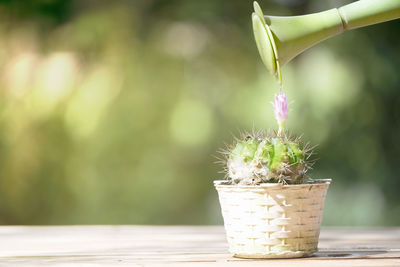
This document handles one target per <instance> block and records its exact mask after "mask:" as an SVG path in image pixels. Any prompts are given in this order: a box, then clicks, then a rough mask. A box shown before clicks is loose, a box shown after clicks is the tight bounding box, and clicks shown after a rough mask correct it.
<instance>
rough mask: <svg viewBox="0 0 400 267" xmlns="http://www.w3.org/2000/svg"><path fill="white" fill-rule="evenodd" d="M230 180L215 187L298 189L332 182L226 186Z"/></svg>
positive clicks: (326, 180) (220, 181)
mask: <svg viewBox="0 0 400 267" xmlns="http://www.w3.org/2000/svg"><path fill="white" fill-rule="evenodd" d="M227 181H228V180H214V186H215V187H225V188H271V187H280V188H281V187H285V188H296V187H304V186H306V187H308V186H310V185H329V184H330V183H331V182H332V179H330V178H324V179H312V180H310V181H307V182H305V183H303V184H286V185H283V184H279V183H263V184H259V185H237V184H235V185H231V184H224V183H226V182H227Z"/></svg>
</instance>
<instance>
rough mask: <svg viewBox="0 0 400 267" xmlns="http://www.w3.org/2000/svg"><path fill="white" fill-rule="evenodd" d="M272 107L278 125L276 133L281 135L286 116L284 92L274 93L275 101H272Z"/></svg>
mask: <svg viewBox="0 0 400 267" xmlns="http://www.w3.org/2000/svg"><path fill="white" fill-rule="evenodd" d="M272 107H273V108H274V113H275V119H276V121H277V122H278V125H279V131H278V134H279V135H283V133H284V131H285V121H286V119H287V117H288V108H287V102H286V94H285V93H279V94H277V95H275V101H274V102H273V103H272Z"/></svg>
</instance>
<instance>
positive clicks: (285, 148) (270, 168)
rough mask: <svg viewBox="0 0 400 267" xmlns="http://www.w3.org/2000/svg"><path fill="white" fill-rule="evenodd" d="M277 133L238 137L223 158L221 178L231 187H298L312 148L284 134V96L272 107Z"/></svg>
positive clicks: (246, 134) (304, 175)
mask: <svg viewBox="0 0 400 267" xmlns="http://www.w3.org/2000/svg"><path fill="white" fill-rule="evenodd" d="M273 108H274V113H275V118H276V119H277V122H278V125H279V130H278V132H275V131H274V132H263V131H259V132H253V133H252V134H248V133H245V134H242V135H241V137H240V138H238V139H236V142H235V144H234V145H233V146H230V147H228V148H227V149H226V150H224V151H221V153H222V154H224V156H225V157H224V160H223V161H222V162H223V163H224V167H225V171H224V172H225V174H226V176H227V178H228V179H229V180H230V183H232V184H244V185H257V184H261V183H282V184H301V183H303V182H304V180H305V179H306V178H307V175H306V173H307V171H308V170H309V169H311V167H312V165H313V162H311V161H309V158H310V156H311V154H312V148H310V147H309V144H308V143H307V144H303V143H302V141H301V138H300V137H297V138H293V137H291V136H289V134H288V133H287V132H285V130H284V125H285V120H286V118H287V115H288V111H287V103H286V95H285V94H283V93H280V94H278V95H276V96H275V102H274V103H273Z"/></svg>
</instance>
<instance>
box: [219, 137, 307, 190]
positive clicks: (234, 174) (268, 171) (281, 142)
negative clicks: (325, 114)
mask: <svg viewBox="0 0 400 267" xmlns="http://www.w3.org/2000/svg"><path fill="white" fill-rule="evenodd" d="M308 153H309V152H308V151H307V150H306V149H305V148H304V146H303V145H302V143H301V142H300V139H298V138H296V139H294V140H292V139H290V138H288V137H287V136H277V135H267V134H262V135H258V136H246V137H245V138H244V139H243V140H239V141H238V142H237V143H236V144H235V145H234V146H233V148H232V149H230V150H229V151H228V157H227V169H228V177H229V178H230V179H231V180H232V182H233V183H234V184H260V183H277V182H279V183H284V184H298V183H303V181H304V179H305V178H306V176H305V173H306V172H307V170H308V169H309V168H310V165H311V164H308V163H307V162H306V156H307V154H308Z"/></svg>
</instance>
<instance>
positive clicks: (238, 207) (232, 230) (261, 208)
mask: <svg viewBox="0 0 400 267" xmlns="http://www.w3.org/2000/svg"><path fill="white" fill-rule="evenodd" d="M330 181H331V180H330V179H322V180H314V181H313V182H310V183H307V184H299V185H281V184H261V185H257V186H242V185H226V184H224V183H226V181H214V185H215V187H216V189H217V191H218V196H219V200H220V204H221V210H222V216H223V218H224V225H225V231H226V235H227V239H228V243H229V251H230V252H231V253H233V254H234V256H235V257H240V258H297V257H305V256H309V255H311V254H312V253H314V252H316V251H317V248H318V238H319V232H320V225H321V219H322V211H323V208H324V200H325V195H326V191H327V189H328V187H329V184H330Z"/></svg>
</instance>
